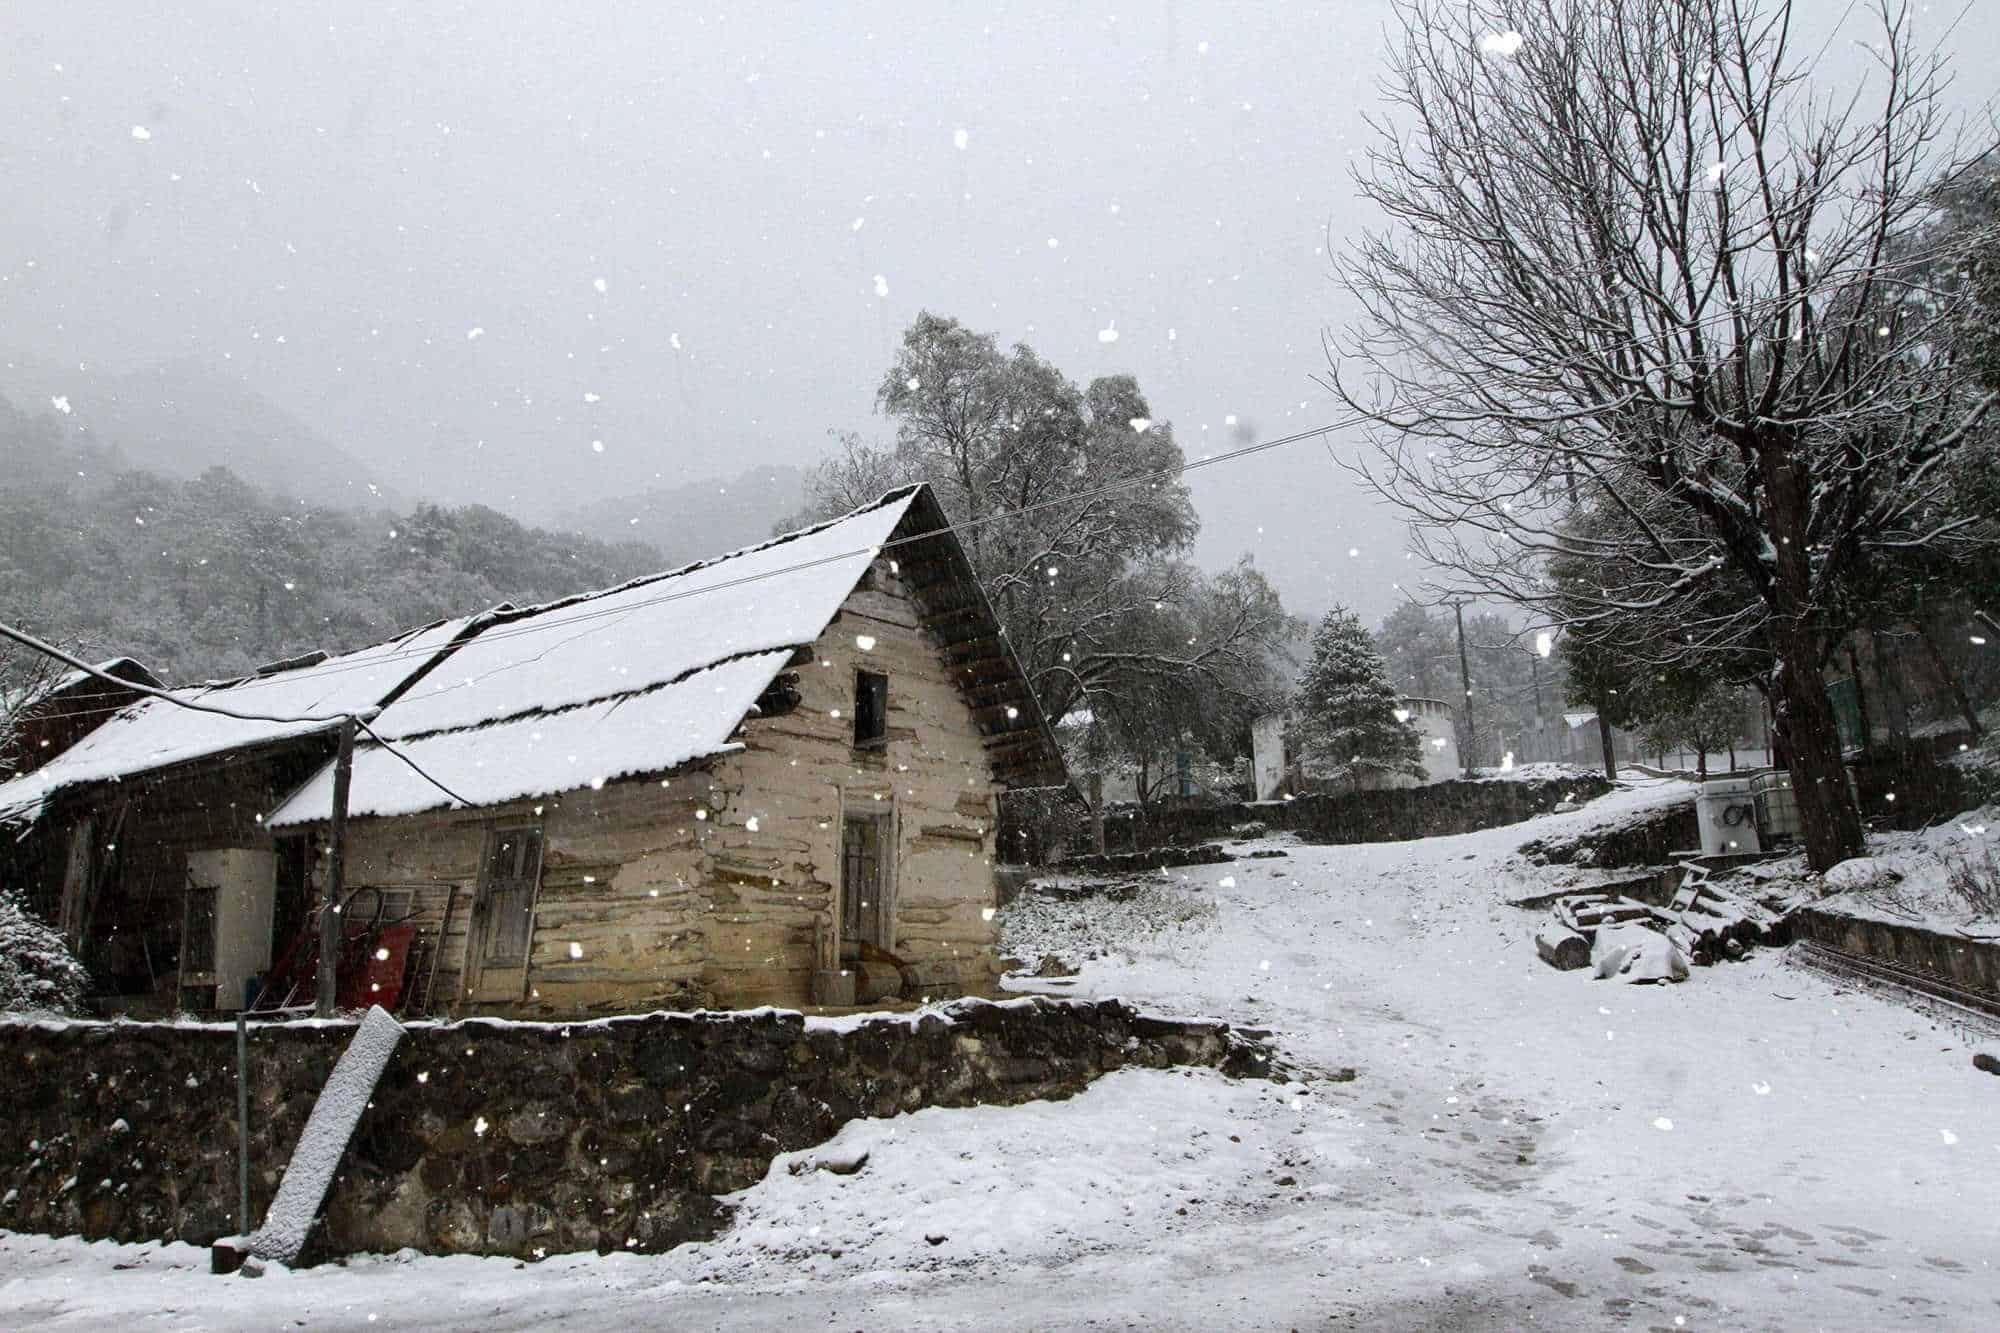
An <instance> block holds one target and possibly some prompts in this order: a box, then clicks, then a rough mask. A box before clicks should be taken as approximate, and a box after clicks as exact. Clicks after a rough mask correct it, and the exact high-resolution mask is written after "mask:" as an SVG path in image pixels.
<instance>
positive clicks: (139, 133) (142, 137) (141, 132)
mask: <svg viewBox="0 0 2000 1333" xmlns="http://www.w3.org/2000/svg"><path fill="white" fill-rule="evenodd" d="M132 137H133V138H134V139H137V140H138V141H139V142H140V143H144V142H146V140H148V139H150V138H152V137H153V132H152V131H151V130H149V129H147V128H146V127H145V126H144V125H134V126H133V127H132Z"/></svg>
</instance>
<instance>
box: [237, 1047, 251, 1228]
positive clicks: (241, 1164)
mask: <svg viewBox="0 0 2000 1333" xmlns="http://www.w3.org/2000/svg"><path fill="white" fill-rule="evenodd" d="M247 1014H248V1011H247V1010H243V1009H238V1010H237V1011H236V1234H237V1235H239V1236H247V1235H249V1234H250V1228H251V1223H250V1041H249V1019H248V1017H247Z"/></svg>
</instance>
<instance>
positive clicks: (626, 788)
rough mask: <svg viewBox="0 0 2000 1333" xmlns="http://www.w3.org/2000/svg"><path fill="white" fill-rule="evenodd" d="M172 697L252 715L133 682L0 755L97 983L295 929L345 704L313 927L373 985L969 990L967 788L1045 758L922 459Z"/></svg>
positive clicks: (167, 997) (843, 996)
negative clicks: (837, 505) (34, 746)
mask: <svg viewBox="0 0 2000 1333" xmlns="http://www.w3.org/2000/svg"><path fill="white" fill-rule="evenodd" d="M185 694H186V696H187V697H188V698H190V699H198V700H200V701H203V702H208V703H216V704H224V705H227V706H230V707H232V708H233V710H234V711H237V712H242V713H250V714H255V715H257V716H258V717H260V718H262V719H264V720H238V719H232V718H222V717H217V716H214V715H212V714H204V713H193V712H187V711H184V710H182V709H179V708H176V707H174V706H173V705H171V704H168V703H166V702H163V701H160V700H148V701H146V702H143V703H141V704H139V705H138V706H136V707H134V708H131V709H128V710H126V712H124V713H122V714H120V715H119V716H117V717H116V718H114V719H113V720H112V721H111V722H108V723H106V724H105V725H104V726H102V727H100V728H98V729H97V730H96V731H95V732H93V733H91V734H90V735H89V736H87V737H85V738H84V739H83V741H81V742H80V743H78V744H77V745H75V746H74V747H72V748H71V749H70V750H69V751H67V752H66V753H65V754H63V755H62V756H60V757H59V758H58V759H57V760H55V761H53V762H51V763H50V764H48V765H46V766H44V767H43V768H42V769H40V770H38V771H37V772H35V773H32V774H29V775H27V776H25V777H23V778H20V779H17V780H15V781H12V782H8V783H4V784H0V826H4V830H3V831H0V874H10V875H11V877H12V878H11V879H10V881H9V882H12V883H26V884H31V885H34V886H36V888H37V892H36V893H35V895H34V896H35V897H36V898H37V901H38V903H40V904H41V905H43V906H44V907H45V908H48V909H53V910H49V915H50V916H51V918H52V919H55V920H58V921H60V922H62V923H63V924H64V926H65V928H66V929H67V930H69V931H70V933H71V937H72V938H73V939H76V940H78V942H79V944H80V946H81V947H82V950H83V954H84V957H85V959H86V961H87V962H89V963H91V964H92V966H93V967H94V968H95V969H96V970H97V972H98V974H99V976H100V978H101V979H103V980H105V981H107V982H109V983H110V985H111V988H112V989H113V990H115V991H116V992H118V993H120V994H121V995H123V996H124V998H123V999H122V1000H119V1001H117V1002H115V1003H114V1004H113V1005H110V1006H108V1007H113V1008H117V1009H122V1010H124V1011H126V1012H134V1013H138V1012H144V1011H147V1010H154V1011H157V1010H159V1009H163V1008H177V1007H178V1008H186V1009H194V1010H205V1009H230V1008H236V1007H239V1006H240V1005H241V1004H242V1003H243V999H242V996H243V994H244V993H245V991H246V989H251V988H254V987H255V985H256V980H257V978H260V977H263V978H268V977H270V976H271V974H272V973H273V972H278V973H283V972H284V971H285V970H286V969H285V968H284V966H283V960H284V959H285V957H286V956H287V955H288V954H291V955H292V956H293V957H294V959H295V960H296V959H297V958H298V957H299V956H301V955H300V953H299V951H298V950H297V949H296V948H295V947H294V946H295V942H299V941H304V940H306V939H307V938H308V937H309V926H310V922H311V917H312V909H313V905H314V904H316V903H317V902H318V901H319V896H320V895H321V894H322V893H323V892H324V879H323V876H324V872H325V866H326V857H325V853H326V850H327V840H328V834H329V818H330V815H331V812H332V800H333V786H334V781H333V779H334V772H333V770H334V764H333V759H332V756H333V734H334V732H335V730H336V729H337V728H338V726H339V721H340V718H341V716H342V715H343V714H346V713H351V712H356V711H373V710H378V709H379V712H377V713H376V714H375V715H374V716H373V717H372V720H371V721H370V723H369V726H370V729H371V730H372V732H373V733H374V735H375V736H379V737H380V738H381V741H382V742H383V743H379V744H378V743H377V742H376V741H375V740H373V739H371V738H370V737H369V736H368V735H367V734H364V735H363V736H362V738H361V740H360V743H359V744H358V745H357V746H356V749H355V754H354V761H353V770H352V780H351V785H350V793H349V796H348V803H347V809H348V814H349V819H348V823H347V839H346V852H345V856H346V874H345V877H344V878H345V885H346V890H347V894H346V901H345V903H344V905H343V920H344V922H345V923H346V929H347V933H348V934H349V935H350V936H354V937H357V938H362V939H363V940H364V942H365V945H366V947H365V948H361V949H356V948H355V946H354V944H353V942H352V941H350V943H349V946H348V948H349V952H350V953H351V954H353V955H354V958H353V959H352V960H351V961H353V962H354V963H355V964H356V968H358V967H359V966H361V965H366V966H367V967H369V968H370V969H371V971H370V972H369V974H368V976H369V977H372V976H373V975H374V969H375V968H376V964H375V963H373V962H369V961H368V960H370V959H375V960H378V961H380V960H382V958H383V955H385V954H386V955H390V957H388V958H387V960H386V961H385V962H383V963H382V966H383V967H384V968H386V969H387V970H388V971H390V972H393V973H394V976H393V985H394V987H395V988H399V989H400V994H399V996H398V1001H399V1003H400V1004H401V1005H402V1006H403V1007H404V1008H405V1009H406V1011H407V1010H412V1009H414V1010H422V1011H425V1012H441V1013H464V1012H479V1013H500V1014H520V1015H543V1016H576V1015H585V1014H598V1013H619V1012H631V1011H641V1010H648V1009H653V1008H659V1007H678V1006H686V1005H693V1004H702V1005H712V1006H713V1005H720V1006H748V1005H756V1004H768V1003H775V1004H806V1003H815V1002H817V1003H825V1004H834V1005H840V1004H849V1003H854V1002H856V1001H857V1000H867V999H874V998H883V997H886V996H890V995H897V994H900V995H905V996H908V997H910V998H921V997H924V996H940V995H949V994H955V993H962V992H965V991H977V990H984V989H987V988H989V987H990V985H991V983H992V981H993V979H994V975H995V967H996V957H995V948H994V946H995V940H996V927H995V925H994V920H993V917H994V909H995V908H996V906H997V901H996V896H995V888H994V875H993V866H992V859H993V850H994V838H995V826H996V822H997V816H996V809H995V806H996V797H997V795H998V793H999V792H1000V791H1001V790H1004V789H1005V788H1006V787H1008V786H1015V785H1019V786H1047V785H1053V784H1060V783H1061V782H1063V780H1064V775H1063V767H1062V760H1061V757H1060V754H1059V752H1058V751H1057V748H1056V745H1055V741H1054V738H1053V737H1052V735H1051V734H1050V732H1049V728H1048V726H1047V724H1046V722H1045V721H1044V720H1043V717H1042V714H1041V711H1040V709H1039V708H1038V706H1037V705H1036V702H1035V698H1034V694H1033V692H1032V690H1031V689H1030V688H1029V685H1028V682H1027V679H1026V678H1025V676H1024V675H1023V673H1022V672H1021V669H1020V666H1019V664H1018V663H1017V662H1016V660H1015V658H1014V655H1013V652H1012V650H1011V649H1010V648H1009V647H1008V645H1007V642H1006V639H1005V638H1004V636H1003V635H1002V634H1001V631H1000V627H999V625H998V622H997V621H996V620H995V618H994V615H993V611H992V608H991V606H990V605H989V604H988V602H987V600H986V598H985V595H984V593H983V592H982V591H981V589H980V586H979V584H978V581H977V579H976V578H975V577H974V574H973V571H972V568H971V565H970V563H969V561H968V560H967V558H966V556H965V553H964V551H963V549H962V548H961V547H960V545H959V543H958V540H957V538H956V536H955V535H954V534H953V533H952V532H951V531H950V529H949V527H948V525H947V521H946V519H945V515H944V513H943V511H942V509H941V508H940V507H939V505H938V503H937V501H936V499H935V497H934V496H933V495H932V494H931V492H930V491H929V489H928V488H926V487H909V488H905V489H902V490H898V491H894V492H892V493H890V494H889V495H887V496H885V497H883V498H882V499H881V500H880V501H877V502H876V503H874V504H871V505H868V506H864V507H863V508H861V509H858V510H856V511H855V512H853V513H851V514H849V515H847V516H845V517H843V518H840V519H837V520H834V521H832V522H829V523H824V524H821V525H819V526H817V527H813V528H809V529H806V530H805V531H802V532H797V533H792V534H790V535H787V536H784V537H779V538H776V539H774V540H772V541H770V542H766V543H764V544H762V545H760V546H756V547H752V548H749V549H747V550H744V551H739V552H736V553H735V554H733V555H728V556H723V557H721V558H718V559H715V560H710V561H705V562H702V563H699V564H696V565H691V566H688V567H686V568H684V569H680V570H675V571H672V572H669V573H666V574H661V575H656V576H652V577H648V578H643V579H638V580H635V581H633V582H631V583H628V584H625V585H623V586H620V587H617V588H613V589H609V590H606V591H603V592H597V593H590V594H585V595H582V596H577V597H571V598H566V599H564V600H561V601H558V602H553V603H550V604H548V605H544V606H538V607H530V608H526V609H516V608H512V607H502V608H498V609H496V610H493V611H489V612H486V613H483V614H481V615H478V616H474V617H470V618H468V619H465V620H459V621H450V622H445V623H442V624H439V625H434V626H431V627H428V628H426V629H424V630H419V631H416V632H414V633H412V634H409V635H404V636H402V637H400V638H398V639H395V640H391V641H390V642H389V643H386V644H380V645H376V646H375V647H373V648H369V649H364V650H362V651H361V652H358V653H352V654H349V655H347V656H345V657H340V658H332V659H326V660H323V661H322V660H313V661H310V662H308V663H307V664H303V665H295V666H292V667H291V669H273V670H271V671H270V672H269V673H268V674H263V675H260V676H258V677H254V678H251V679H249V680H244V681H239V682H232V683H227V684H223V685H216V686H208V687H202V688H199V689H196V690H191V691H186V692H185ZM275 719H287V720H275ZM289 719H297V720H289ZM396 932H400V933H399V934H398V933H396ZM378 939H380V940H381V941H383V947H382V948H381V949H380V950H377V949H376V948H375V942H376V941H377V940H378ZM392 939H393V948H392V947H391V941H392ZM350 970H351V971H353V970H356V969H350ZM308 975H309V973H308ZM298 980H299V978H298V977H297V976H296V975H294V977H293V979H292V980H291V981H289V982H286V983H284V986H291V985H295V984H297V982H298ZM373 984H374V983H373V982H372V981H370V980H369V979H368V977H362V978H360V979H359V988H360V989H361V990H366V989H367V988H368V987H369V986H371V985H373ZM284 986H280V987H277V989H283V988H284ZM310 989H311V988H310V985H309V983H308V984H306V985H305V986H304V987H303V991H302V992H295V996H296V995H298V994H301V993H302V994H303V996H304V997H307V998H309V996H310ZM343 993H344V994H348V995H353V994H356V979H355V978H354V977H347V978H346V979H344V980H343ZM280 998H282V997H280Z"/></svg>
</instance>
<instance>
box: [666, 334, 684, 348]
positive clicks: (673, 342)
mask: <svg viewBox="0 0 2000 1333" xmlns="http://www.w3.org/2000/svg"><path fill="white" fill-rule="evenodd" d="M667 346H669V347H671V348H673V349H674V350H675V351H676V352H678V351H680V350H681V335H680V334H678V333H669V334H668V335H667Z"/></svg>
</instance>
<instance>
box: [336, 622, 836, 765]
mask: <svg viewBox="0 0 2000 1333" xmlns="http://www.w3.org/2000/svg"><path fill="white" fill-rule="evenodd" d="M811 645H812V640H810V639H808V640H806V641H805V642H804V643H792V644H779V645H777V646H775V647H771V648H744V649H741V650H739V651H737V652H733V653H727V654H724V655H723V656H721V657H718V658H715V659H714V660H713V661H708V662H702V663H699V664H698V665H695V666H691V667H689V668H687V669H686V670H685V671H682V672H681V673H680V674H678V675H676V676H673V677H671V678H669V679H667V680H655V681H649V682H648V683H646V684H644V685H639V686H635V687H633V688H631V689H623V690H609V691H607V692H605V693H603V694H600V695H595V696H593V697H591V698H588V699H570V700H565V701H564V702H562V703H559V704H541V705H536V706H534V707H530V708H523V709H521V710H520V711H519V712H515V713H509V714H507V715H506V716H504V717H483V718H481V719H479V720H478V721H477V722H473V723H470V724H460V725H457V726H450V727H433V728H432V729H431V730H429V731H409V732H402V733H399V734H398V735H396V736H394V737H392V738H391V739H390V743H391V744H393V745H401V744H403V743H404V742H406V741H421V740H428V739H430V738H431V737H433V736H443V735H446V734H447V733H450V732H457V731H465V732H472V731H485V730H486V729H487V728H488V727H501V726H505V725H507V724H508V723H509V722H519V721H521V720H522V719H524V718H530V717H558V716H560V715H562V714H564V713H571V712H575V711H576V710H577V709H579V708H595V707H597V706H598V705H599V704H607V703H610V702H611V701H612V700H613V699H619V700H624V699H639V698H643V697H645V696H646V695H648V694H653V693H656V692H658V691H660V690H668V689H672V688H673V687H674V686H676V685H681V684H684V683H686V682H687V681H689V680H692V679H694V677H696V676H699V675H700V674H701V673H702V672H704V671H713V670H715V668H717V667H719V666H727V665H729V664H730V663H731V662H740V661H742V660H743V659H744V658H746V657H767V656H769V655H771V654H773V653H795V652H797V651H798V650H799V649H801V648H807V647H810V646H811ZM367 743H369V744H374V743H375V742H367Z"/></svg>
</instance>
